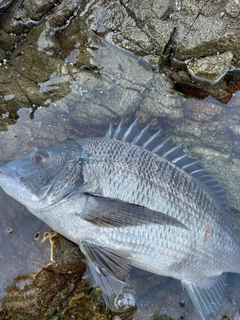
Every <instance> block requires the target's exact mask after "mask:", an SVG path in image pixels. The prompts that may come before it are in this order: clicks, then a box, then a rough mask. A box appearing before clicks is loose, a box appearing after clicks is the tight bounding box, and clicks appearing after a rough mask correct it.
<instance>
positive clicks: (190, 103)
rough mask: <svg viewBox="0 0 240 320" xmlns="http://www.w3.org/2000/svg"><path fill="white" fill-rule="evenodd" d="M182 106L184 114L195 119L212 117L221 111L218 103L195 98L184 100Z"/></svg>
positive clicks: (204, 119)
mask: <svg viewBox="0 0 240 320" xmlns="http://www.w3.org/2000/svg"><path fill="white" fill-rule="evenodd" d="M184 107H185V109H184V114H185V116H186V117H188V118H190V119H192V120H197V121H207V120H210V119H214V118H216V116H217V115H219V114H220V113H221V111H222V108H221V106H219V105H216V104H213V103H207V102H205V101H198V100H195V99H188V100H186V101H185V104H184Z"/></svg>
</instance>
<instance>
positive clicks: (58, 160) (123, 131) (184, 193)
mask: <svg viewBox="0 0 240 320" xmlns="http://www.w3.org/2000/svg"><path fill="white" fill-rule="evenodd" d="M0 186H1V187H2V189H3V190H4V191H5V192H6V193H8V194H9V195H10V196H11V197H13V198H15V199H16V200H17V201H19V202H20V203H21V204H23V205H25V206H26V207H27V209H28V210H29V211H30V212H31V213H32V214H34V215H35V216H37V217H38V218H40V219H42V220H43V221H44V222H45V223H46V224H48V225H49V226H50V227H51V228H52V229H54V230H55V231H57V232H58V233H60V234H62V235H63V236H65V237H66V238H68V239H70V240H71V241H73V242H74V243H77V244H78V245H79V246H80V249H81V251H82V252H83V254H84V256H85V260H86V263H87V266H88V268H89V270H90V273H91V275H92V278H93V279H94V281H95V284H96V285H97V286H100V288H101V290H102V293H103V296H104V298H105V301H106V303H107V305H108V306H109V307H110V308H111V309H114V305H113V303H112V297H114V296H117V295H119V294H120V293H121V292H122V289H123V286H124V284H125V283H126V282H127V280H128V276H129V272H130V270H131V267H133V266H134V267H136V268H139V269H142V270H145V271H149V272H152V273H154V274H157V275H161V276H167V277H173V278H175V279H178V280H180V281H181V284H182V286H183V288H185V289H186V291H187V293H188V295H189V297H190V300H191V301H192V304H193V306H194V308H195V310H196V312H197V314H198V315H199V319H201V320H205V319H206V318H207V317H208V316H209V315H213V316H217V315H218V314H219V310H220V307H221V304H222V301H223V298H224V288H225V286H226V274H227V273H239V272H240V240H239V239H240V237H239V233H238V232H237V231H236V230H235V228H234V226H233V224H232V222H231V220H230V217H229V215H228V204H227V197H226V193H225V190H224V188H223V186H222V184H221V183H220V182H219V181H218V180H217V179H216V178H215V177H214V176H213V175H212V174H210V173H208V172H206V171H205V169H203V168H202V167H201V165H200V164H199V161H195V160H193V159H191V158H190V157H189V156H188V155H187V154H185V153H183V151H182V146H181V145H177V146H175V145H174V144H173V142H172V139H171V138H168V139H166V140H165V139H163V138H162V135H161V131H158V132H156V133H154V134H151V132H150V125H147V126H146V127H144V128H143V129H140V126H139V123H138V120H137V119H136V120H135V121H134V122H133V123H132V124H131V125H130V126H128V127H125V126H123V125H122V122H120V124H119V125H118V127H117V128H114V127H113V126H112V125H110V126H109V129H108V130H107V133H106V135H105V137H90V138H78V139H76V140H71V141H66V142H64V143H62V144H60V145H57V146H53V147H50V148H46V149H41V150H37V151H33V152H31V153H29V154H26V155H23V156H22V157H20V158H18V159H16V160H13V161H11V162H9V163H7V164H6V165H4V166H2V167H0Z"/></svg>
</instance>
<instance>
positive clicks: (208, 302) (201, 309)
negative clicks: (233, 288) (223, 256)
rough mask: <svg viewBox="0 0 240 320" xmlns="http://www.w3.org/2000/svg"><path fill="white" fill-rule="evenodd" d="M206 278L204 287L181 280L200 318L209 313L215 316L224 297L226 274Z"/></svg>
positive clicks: (204, 317) (203, 319)
mask: <svg viewBox="0 0 240 320" xmlns="http://www.w3.org/2000/svg"><path fill="white" fill-rule="evenodd" d="M208 280H209V281H207V283H206V284H205V286H204V287H203V286H199V285H195V284H193V283H190V282H184V281H182V284H183V286H184V288H186V289H187V292H188V294H189V297H190V299H191V301H192V304H193V305H194V307H195V310H196V311H197V313H198V314H199V316H200V317H201V320H205V319H206V317H207V316H208V315H210V314H212V315H214V316H217V315H218V313H219V309H220V307H221V304H222V301H223V298H224V288H225V283H226V275H221V276H218V277H216V278H215V277H214V278H209V279H208Z"/></svg>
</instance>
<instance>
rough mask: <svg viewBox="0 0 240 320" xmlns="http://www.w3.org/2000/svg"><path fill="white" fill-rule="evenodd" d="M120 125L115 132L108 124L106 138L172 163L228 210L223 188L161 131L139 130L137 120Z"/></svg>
mask: <svg viewBox="0 0 240 320" xmlns="http://www.w3.org/2000/svg"><path fill="white" fill-rule="evenodd" d="M122 123H123V121H121V122H120V123H119V125H118V127H117V128H116V129H115V130H114V128H113V126H112V124H110V126H109V129H108V131H107V133H106V138H110V139H115V140H120V141H125V142H128V143H131V144H134V145H137V146H140V147H142V148H144V149H147V150H149V151H151V152H153V153H155V154H157V155H159V156H161V157H163V158H165V159H166V160H168V161H170V162H172V163H173V164H175V165H176V166H178V167H179V168H181V169H182V170H184V171H185V172H187V173H188V174H190V175H191V176H193V177H194V178H196V179H198V180H199V181H201V183H203V184H204V185H205V186H206V187H207V188H208V189H210V190H211V191H212V193H213V194H214V195H215V196H216V198H217V199H218V201H219V203H220V204H221V205H222V207H223V209H224V210H228V204H227V197H226V193H225V190H224V188H223V186H222V185H221V184H220V182H219V181H218V180H217V179H215V178H214V177H213V176H212V175H211V174H210V173H208V172H207V171H205V169H203V168H202V167H201V165H200V164H199V161H196V160H193V159H191V158H189V156H188V155H187V154H185V153H184V152H183V151H182V145H177V146H175V145H174V144H173V142H172V138H168V139H166V140H164V139H162V138H161V130H160V131H158V132H156V133H155V134H153V135H151V134H150V129H149V128H150V125H147V126H146V127H145V128H143V129H142V130H140V128H139V124H138V120H137V119H136V120H135V121H134V122H133V123H132V124H131V125H130V126H129V127H128V128H126V127H123V126H122Z"/></svg>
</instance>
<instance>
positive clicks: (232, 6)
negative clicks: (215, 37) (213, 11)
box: [225, 0, 240, 18]
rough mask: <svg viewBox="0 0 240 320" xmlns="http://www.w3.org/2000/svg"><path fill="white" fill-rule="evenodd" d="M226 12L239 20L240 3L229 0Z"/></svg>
mask: <svg viewBox="0 0 240 320" xmlns="http://www.w3.org/2000/svg"><path fill="white" fill-rule="evenodd" d="M225 9H226V12H227V14H228V15H229V16H230V17H232V18H237V16H239V15H240V4H239V1H234V0H229V1H228V3H227V4H226V7H225Z"/></svg>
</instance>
